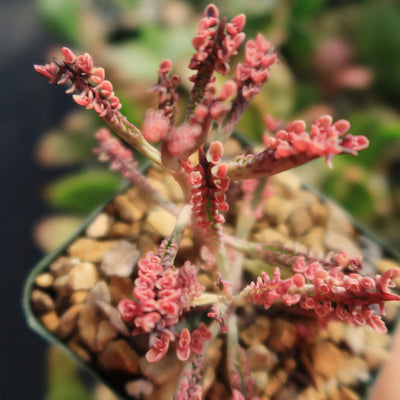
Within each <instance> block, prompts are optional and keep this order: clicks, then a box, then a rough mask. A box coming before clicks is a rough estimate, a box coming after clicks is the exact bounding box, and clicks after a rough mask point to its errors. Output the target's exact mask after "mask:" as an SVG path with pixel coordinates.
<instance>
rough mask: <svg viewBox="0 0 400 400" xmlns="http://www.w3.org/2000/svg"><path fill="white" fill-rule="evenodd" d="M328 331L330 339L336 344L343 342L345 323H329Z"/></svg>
mask: <svg viewBox="0 0 400 400" xmlns="http://www.w3.org/2000/svg"><path fill="white" fill-rule="evenodd" d="M327 331H328V336H329V338H330V339H331V340H333V341H334V342H335V343H339V342H340V341H341V340H342V338H343V334H344V330H343V322H339V321H331V322H329V324H328V327H327Z"/></svg>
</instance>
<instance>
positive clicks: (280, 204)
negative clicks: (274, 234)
mask: <svg viewBox="0 0 400 400" xmlns="http://www.w3.org/2000/svg"><path fill="white" fill-rule="evenodd" d="M263 211H264V215H265V216H266V217H267V218H268V220H269V222H270V223H271V224H273V225H279V224H282V223H284V222H285V221H286V220H287V219H288V217H289V214H290V211H291V208H290V206H289V204H288V202H287V201H286V200H285V199H282V198H279V197H275V196H272V197H269V198H267V199H266V200H265V202H264V205H263Z"/></svg>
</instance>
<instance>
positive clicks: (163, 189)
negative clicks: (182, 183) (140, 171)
mask: <svg viewBox="0 0 400 400" xmlns="http://www.w3.org/2000/svg"><path fill="white" fill-rule="evenodd" d="M147 179H148V180H149V182H150V183H151V184H152V185H153V187H154V188H155V189H156V191H157V193H160V194H161V195H162V197H164V198H166V199H169V194H168V188H167V186H166V185H165V179H164V178H163V179H162V180H160V179H156V178H153V177H147Z"/></svg>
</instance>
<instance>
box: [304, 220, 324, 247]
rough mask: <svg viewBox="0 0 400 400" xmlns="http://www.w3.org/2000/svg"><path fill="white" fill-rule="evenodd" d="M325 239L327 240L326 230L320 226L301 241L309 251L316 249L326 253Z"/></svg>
mask: <svg viewBox="0 0 400 400" xmlns="http://www.w3.org/2000/svg"><path fill="white" fill-rule="evenodd" d="M324 239H325V229H324V228H322V227H320V226H315V227H313V228H311V230H310V231H309V232H308V233H307V234H306V235H304V236H302V237H301V238H299V240H301V242H302V243H303V244H305V245H306V246H307V247H308V248H309V249H311V248H312V249H315V250H316V251H324V250H325V246H324Z"/></svg>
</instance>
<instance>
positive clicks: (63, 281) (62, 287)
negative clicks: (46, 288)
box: [53, 275, 73, 296]
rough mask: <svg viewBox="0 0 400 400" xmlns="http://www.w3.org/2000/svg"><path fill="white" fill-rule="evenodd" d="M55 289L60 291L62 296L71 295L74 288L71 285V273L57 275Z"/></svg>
mask: <svg viewBox="0 0 400 400" xmlns="http://www.w3.org/2000/svg"><path fill="white" fill-rule="evenodd" d="M53 289H54V290H55V291H57V292H58V294H59V295H60V296H69V295H71V294H72V292H73V290H72V288H71V285H70V281H69V275H62V276H59V277H57V278H56V279H55V280H54V283H53Z"/></svg>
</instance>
